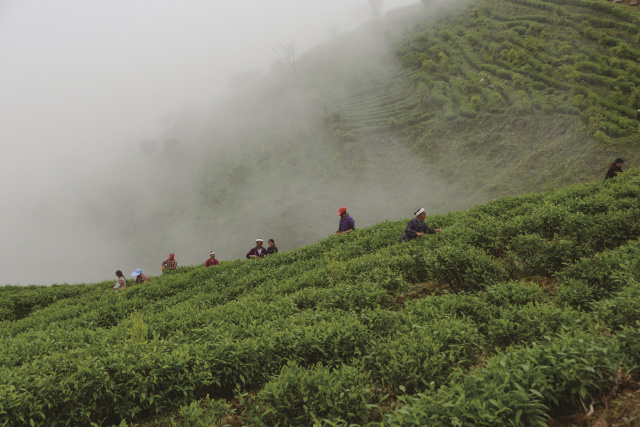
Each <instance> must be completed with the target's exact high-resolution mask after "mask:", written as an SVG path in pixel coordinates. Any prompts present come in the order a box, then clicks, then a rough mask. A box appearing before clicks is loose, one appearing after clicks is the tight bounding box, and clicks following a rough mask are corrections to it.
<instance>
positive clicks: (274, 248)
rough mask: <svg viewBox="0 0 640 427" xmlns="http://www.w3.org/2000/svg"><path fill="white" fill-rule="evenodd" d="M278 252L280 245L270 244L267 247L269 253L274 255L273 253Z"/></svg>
mask: <svg viewBox="0 0 640 427" xmlns="http://www.w3.org/2000/svg"><path fill="white" fill-rule="evenodd" d="M277 253H278V247H277V246H269V247H268V248H267V255H273V254H277Z"/></svg>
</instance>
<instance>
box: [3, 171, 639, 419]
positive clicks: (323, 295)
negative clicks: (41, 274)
mask: <svg viewBox="0 0 640 427" xmlns="http://www.w3.org/2000/svg"><path fill="white" fill-rule="evenodd" d="M639 196H640V174H638V173H625V174H623V175H622V176H619V177H617V178H615V179H613V180H608V181H606V182H603V181H600V180H599V181H597V182H592V183H585V184H581V185H577V186H573V187H570V188H567V189H564V190H561V191H556V192H550V193H544V194H529V195H525V196H520V197H507V198H502V199H499V200H496V201H493V202H490V203H487V204H484V205H480V206H477V207H475V208H473V209H470V210H468V211H461V212H456V213H450V214H446V215H437V216H431V217H428V218H427V222H428V223H429V224H430V225H432V226H437V227H439V228H442V229H443V232H442V233H441V234H434V235H427V236H425V237H423V238H419V239H417V240H414V241H411V242H408V243H407V242H405V243H402V244H400V243H398V242H397V239H398V236H399V235H400V233H401V232H402V230H403V229H404V225H405V221H395V222H384V223H380V224H377V225H375V226H373V227H370V228H367V229H359V230H357V231H355V232H352V233H350V234H348V235H345V236H332V237H329V238H326V239H324V240H322V241H320V242H318V243H317V244H314V245H308V246H305V247H303V248H300V249H297V250H293V251H290V252H287V253H281V254H277V255H274V256H271V257H268V258H265V259H258V260H237V261H230V262H223V263H221V265H220V266H217V267H210V268H205V267H198V266H195V267H180V268H178V269H176V270H175V271H172V272H167V273H166V274H164V275H162V276H158V277H152V278H151V282H150V283H147V284H144V285H140V286H130V287H128V288H127V289H126V290H125V291H120V292H117V293H116V292H114V291H111V290H109V284H110V283H109V282H104V283H98V284H87V285H82V286H68V285H60V286H53V287H33V286H30V287H25V288H20V287H3V288H0V314H1V316H2V321H1V322H0V348H2V352H1V353H0V424H4V425H43V426H44V425H47V426H55V425H69V424H71V425H94V424H95V425H112V424H118V423H119V424H120V425H140V424H137V423H139V422H141V421H142V420H145V421H144V424H143V425H194V426H195V425H224V424H232V425H239V424H240V422H245V424H246V425H316V424H317V425H348V424H350V423H355V424H359V425H365V424H370V425H436V426H437V425H452V424H453V425H487V426H495V425H507V424H509V425H520V426H531V425H545V423H546V421H547V420H548V419H549V417H558V416H561V415H564V414H570V413H574V412H579V411H582V410H583V408H584V407H587V408H588V407H589V406H590V405H594V407H596V408H597V407H598V405H601V404H602V402H604V401H607V400H609V399H611V398H612V397H615V396H616V393H619V392H620V391H621V390H623V389H629V387H634V384H636V383H635V381H637V368H638V366H640V358H639V355H640V348H639V343H640V311H639V310H638V303H639V302H640V284H639V283H638V280H637V277H638V274H640V244H639V243H638V241H637V238H638V236H639V235H640V222H639V220H640V197H639ZM157 413H160V415H156V414H157Z"/></svg>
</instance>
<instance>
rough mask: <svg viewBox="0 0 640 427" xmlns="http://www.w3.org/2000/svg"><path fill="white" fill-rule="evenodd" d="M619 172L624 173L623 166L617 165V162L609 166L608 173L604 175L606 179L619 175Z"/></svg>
mask: <svg viewBox="0 0 640 427" xmlns="http://www.w3.org/2000/svg"><path fill="white" fill-rule="evenodd" d="M619 173H622V168H621V167H620V166H616V164H615V163H613V164H612V165H611V166H610V167H609V170H608V171H607V175H606V176H605V177H604V179H609V178H615V177H616V175H618V174H619Z"/></svg>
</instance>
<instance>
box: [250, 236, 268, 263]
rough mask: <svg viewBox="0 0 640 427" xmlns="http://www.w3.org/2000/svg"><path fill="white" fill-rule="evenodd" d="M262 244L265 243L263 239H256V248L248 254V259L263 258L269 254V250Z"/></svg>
mask: <svg viewBox="0 0 640 427" xmlns="http://www.w3.org/2000/svg"><path fill="white" fill-rule="evenodd" d="M262 243H263V240H262V239H256V247H255V248H251V250H250V251H249V253H247V259H251V258H262V257H263V256H265V255H266V254H267V250H266V249H265V248H263V247H262Z"/></svg>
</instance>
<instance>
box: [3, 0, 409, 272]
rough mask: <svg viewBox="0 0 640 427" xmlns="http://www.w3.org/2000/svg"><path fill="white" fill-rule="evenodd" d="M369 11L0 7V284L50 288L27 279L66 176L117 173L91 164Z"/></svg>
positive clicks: (52, 244)
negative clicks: (287, 45)
mask: <svg viewBox="0 0 640 427" xmlns="http://www.w3.org/2000/svg"><path fill="white" fill-rule="evenodd" d="M413 3H416V0H384V2H383V6H382V11H383V12H384V11H387V10H389V9H393V8H396V7H401V6H406V5H409V4H413ZM370 16H371V8H370V6H369V2H368V1H367V0H323V1H304V0H272V1H263V0H244V1H243V0H234V1H230V0H228V1H213V0H207V1H204V0H198V1H195V0H194V1H186V2H176V1H86V0H61V1H55V2H52V1H44V0H42V1H30V0H0V94H1V98H0V100H1V101H0V161H1V162H2V167H1V168H0V179H1V187H0V196H1V197H0V198H1V200H2V205H1V206H2V208H3V209H2V210H3V221H2V222H1V223H0V232H1V233H2V243H1V245H2V246H1V248H0V260H1V261H0V262H1V263H2V264H1V266H2V273H0V284H5V283H14V284H17V283H19V284H27V283H36V284H46V283H51V280H55V281H61V279H60V278H58V277H55V278H52V279H51V280H49V279H48V278H47V276H46V275H44V276H37V277H36V276H34V275H33V274H31V273H30V272H32V271H34V270H35V268H33V267H34V264H38V263H39V262H40V261H39V260H43V259H51V258H53V259H55V258H56V257H61V256H62V254H64V251H58V250H57V248H59V247H61V246H64V242H63V241H62V240H64V237H63V236H64V233H59V230H58V232H57V233H54V232H53V230H56V229H59V228H60V227H64V226H65V224H59V223H55V222H54V221H52V220H48V218H49V217H51V218H57V217H58V216H54V212H52V211H51V210H55V211H57V212H55V214H56V215H59V216H62V217H64V214H65V209H71V208H72V204H73V202H74V201H77V200H78V199H82V197H83V194H78V193H74V192H67V191H66V190H67V189H68V188H70V187H71V186H69V182H74V181H82V179H83V176H85V174H87V173H89V172H91V173H98V174H102V175H100V176H104V179H105V182H108V181H109V179H110V176H111V175H112V174H114V173H118V164H117V163H114V164H110V165H104V164H102V163H101V162H100V160H101V159H102V158H107V157H108V158H112V157H113V155H114V152H116V151H117V150H118V147H121V146H122V145H123V144H126V143H127V142H132V141H139V140H140V139H143V138H145V137H146V136H147V135H154V134H155V133H157V129H158V128H159V127H161V126H162V120H163V117H164V116H165V115H166V114H168V113H171V112H172V111H175V110H176V109H180V108H182V106H184V105H188V104H191V103H197V104H206V103H208V102H210V101H211V100H214V99H218V98H220V97H222V96H224V95H225V94H226V91H227V90H228V86H229V79H230V77H231V76H232V75H234V74H236V73H243V72H247V71H261V72H265V71H267V70H268V69H269V67H270V65H271V64H272V63H273V62H274V61H275V60H276V54H275V52H274V49H275V48H276V47H277V46H278V45H279V44H280V43H283V42H286V41H293V42H295V43H296V45H297V46H298V47H299V49H300V51H304V50H306V49H308V48H310V47H312V46H314V45H315V44H317V43H320V42H323V41H324V40H327V39H328V38H329V36H330V34H331V33H332V32H333V33H335V31H336V30H339V31H340V32H345V31H349V30H352V29H354V28H356V27H357V26H358V25H359V24H361V23H363V22H364V21H365V20H366V19H368V18H370ZM96 168H97V169H98V170H97V171H96ZM43 195H46V197H48V198H52V197H53V198H55V199H56V200H58V201H59V204H57V205H55V206H53V207H52V206H51V205H45V204H41V203H40V200H41V198H42V197H43ZM78 226H80V225H78ZM89 235H91V233H89ZM99 242H100V236H99V234H95V233H94V234H93V235H92V237H91V238H89V239H87V241H84V242H74V245H76V246H78V247H79V246H86V247H82V248H81V250H84V251H91V246H92V245H93V246H95V245H99ZM55 262H56V263H64V262H65V260H64V258H61V259H55ZM70 275H71V274H70ZM64 281H68V282H70V283H73V282H74V278H73V277H68V279H67V280H64Z"/></svg>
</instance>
